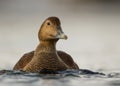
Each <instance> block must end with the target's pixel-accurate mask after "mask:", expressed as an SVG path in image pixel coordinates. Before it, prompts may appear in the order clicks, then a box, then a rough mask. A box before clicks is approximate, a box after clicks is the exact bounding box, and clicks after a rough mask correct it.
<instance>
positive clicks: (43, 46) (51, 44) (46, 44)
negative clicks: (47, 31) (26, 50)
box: [36, 41, 56, 53]
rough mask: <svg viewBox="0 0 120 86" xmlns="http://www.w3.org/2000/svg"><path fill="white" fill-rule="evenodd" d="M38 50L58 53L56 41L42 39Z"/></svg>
mask: <svg viewBox="0 0 120 86" xmlns="http://www.w3.org/2000/svg"><path fill="white" fill-rule="evenodd" d="M36 52H46V53H56V42H55V41H41V42H40V44H39V45H38V47H37V49H36Z"/></svg>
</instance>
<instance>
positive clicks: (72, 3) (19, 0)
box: [0, 0, 120, 86]
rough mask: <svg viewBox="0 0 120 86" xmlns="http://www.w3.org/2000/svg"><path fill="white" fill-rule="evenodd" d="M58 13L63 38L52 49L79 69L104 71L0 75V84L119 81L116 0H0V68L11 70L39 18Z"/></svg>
mask: <svg viewBox="0 0 120 86" xmlns="http://www.w3.org/2000/svg"><path fill="white" fill-rule="evenodd" d="M49 16H57V17H59V18H60V20H61V23H62V28H63V31H64V33H65V34H66V35H67V36H68V40H66V41H63V40H60V41H59V42H58V43H57V49H58V50H63V51H66V52H67V53H69V54H70V55H71V56H72V57H73V59H74V60H75V62H76V63H77V64H78V65H79V67H80V68H81V69H89V70H92V71H97V72H101V73H105V76H103V75H88V74H84V75H81V74H78V73H75V75H74V74H71V75H67V76H66V75H64V74H61V75H59V74H57V75H44V77H43V76H39V75H36V74H27V75H26V74H23V73H22V74H21V73H20V74H16V73H14V71H11V72H10V73H9V72H5V73H4V74H1V75H0V86H10V85H11V86H16V84H17V85H19V86H26V85H28V86H29V85H30V86H34V85H35V86H37V85H42V86H48V85H49V86H56V85H60V86H61V85H63V86H80V85H81V86H90V85H91V86H96V85H97V86H119V85H120V83H119V82H120V66H119V65H120V40H119V39H120V3H119V1H118V2H117V1H115V0H113V1H112V0H110V1H109V0H107V1H105V2H104V1H103V0H102V1H99V0H98V1H97V0H90V1H88V0H85V1H83V0H59V1H57V0H34V1H33V0H0V70H3V69H5V70H12V68H13V66H14V65H15V63H16V62H17V61H18V60H19V59H20V57H21V56H22V55H23V54H24V53H26V52H30V51H32V50H34V49H35V48H36V46H37V44H38V42H39V41H38V38H37V33H38V30H39V27H40V25H41V23H42V22H43V20H44V19H46V18H47V17H49Z"/></svg>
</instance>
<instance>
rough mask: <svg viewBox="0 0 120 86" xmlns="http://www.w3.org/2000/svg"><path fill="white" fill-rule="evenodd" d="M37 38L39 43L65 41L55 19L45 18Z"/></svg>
mask: <svg viewBox="0 0 120 86" xmlns="http://www.w3.org/2000/svg"><path fill="white" fill-rule="evenodd" d="M38 37H39V40H40V41H49V40H59V39H67V36H66V35H65V34H64V32H63V31H62V28H61V23H60V20H59V18H57V17H49V18H47V19H46V20H45V21H44V22H43V24H42V25H41V27H40V30H39V33H38Z"/></svg>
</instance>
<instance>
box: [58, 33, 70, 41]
mask: <svg viewBox="0 0 120 86" xmlns="http://www.w3.org/2000/svg"><path fill="white" fill-rule="evenodd" d="M56 38H59V39H65V40H67V39H68V37H67V36H66V35H65V34H64V33H62V34H60V35H57V37H56Z"/></svg>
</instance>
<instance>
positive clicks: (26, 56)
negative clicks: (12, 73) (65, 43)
mask: <svg viewBox="0 0 120 86" xmlns="http://www.w3.org/2000/svg"><path fill="white" fill-rule="evenodd" d="M57 53H58V56H59V57H60V58H61V59H62V60H63V62H64V63H65V64H66V65H68V67H69V68H70V69H79V67H78V65H77V64H76V63H75V62H74V61H73V59H72V57H71V56H70V55H69V54H67V53H65V52H63V51H57ZM33 56H34V51H32V52H29V53H26V54H24V55H23V56H22V57H21V58H20V60H19V61H18V62H17V63H16V65H15V66H14V68H13V69H14V70H22V69H23V68H24V67H25V66H26V65H27V64H28V63H29V62H30V61H31V60H32V58H33Z"/></svg>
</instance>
